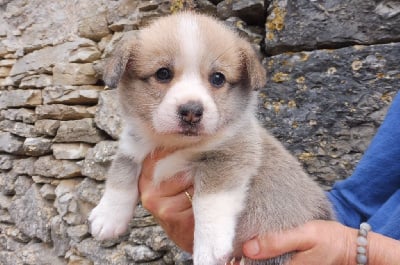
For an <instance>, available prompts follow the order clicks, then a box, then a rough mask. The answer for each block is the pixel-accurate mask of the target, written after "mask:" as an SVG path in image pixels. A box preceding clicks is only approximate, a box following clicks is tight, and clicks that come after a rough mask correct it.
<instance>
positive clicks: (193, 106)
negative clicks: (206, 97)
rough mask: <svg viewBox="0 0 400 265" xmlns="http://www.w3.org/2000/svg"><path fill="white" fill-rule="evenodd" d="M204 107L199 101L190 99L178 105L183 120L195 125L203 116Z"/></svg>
mask: <svg viewBox="0 0 400 265" xmlns="http://www.w3.org/2000/svg"><path fill="white" fill-rule="evenodd" d="M203 111H204V107H203V104H201V103H200V102H198V101H188V102H187V103H185V104H182V105H180V106H179V107H178V115H179V118H180V119H181V121H182V122H184V123H186V124H190V125H195V124H197V123H199V122H200V121H201V118H202V117H203Z"/></svg>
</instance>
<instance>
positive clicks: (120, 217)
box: [88, 198, 135, 240]
mask: <svg viewBox="0 0 400 265" xmlns="http://www.w3.org/2000/svg"><path fill="white" fill-rule="evenodd" d="M134 209H135V203H134V202H132V203H121V202H119V203H113V202H110V201H108V200H106V199H105V198H102V199H101V201H100V203H99V205H97V206H96V207H95V208H94V209H93V210H92V212H91V213H90V216H89V218H88V220H89V222H90V230H91V233H92V235H93V236H94V237H95V238H96V239H98V240H105V239H113V238H117V237H119V236H120V235H122V234H123V233H125V231H126V230H127V229H128V225H129V221H130V220H131V219H132V217H133V212H134Z"/></svg>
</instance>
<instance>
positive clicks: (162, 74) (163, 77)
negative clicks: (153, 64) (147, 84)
mask: <svg viewBox="0 0 400 265" xmlns="http://www.w3.org/2000/svg"><path fill="white" fill-rule="evenodd" d="M156 78H157V80H158V81H160V82H161V83H167V82H169V81H171V79H172V72H171V70H169V69H168V68H165V67H163V68H160V69H158V70H157V72H156Z"/></svg>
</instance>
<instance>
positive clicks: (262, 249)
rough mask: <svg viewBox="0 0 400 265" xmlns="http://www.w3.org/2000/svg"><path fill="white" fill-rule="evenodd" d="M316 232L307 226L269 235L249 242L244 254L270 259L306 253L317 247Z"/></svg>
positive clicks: (310, 226) (253, 257)
mask: <svg viewBox="0 0 400 265" xmlns="http://www.w3.org/2000/svg"><path fill="white" fill-rule="evenodd" d="M315 235H316V231H315V229H314V228H313V226H312V225H309V224H305V225H302V226H299V227H296V228H293V229H290V230H286V231H282V232H274V233H268V234H265V235H262V236H258V237H256V238H253V239H251V240H249V241H247V242H246V243H245V244H244V246H243V252H244V254H245V255H246V256H247V257H249V258H251V259H269V258H273V257H277V256H280V255H283V254H285V253H289V252H294V251H305V250H308V249H311V248H312V247H313V246H314V245H315V240H314V238H315V237H314V236H315Z"/></svg>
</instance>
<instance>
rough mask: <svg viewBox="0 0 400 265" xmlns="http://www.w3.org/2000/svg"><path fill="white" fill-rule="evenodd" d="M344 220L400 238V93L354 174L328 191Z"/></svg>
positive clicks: (341, 219)
mask: <svg viewBox="0 0 400 265" xmlns="http://www.w3.org/2000/svg"><path fill="white" fill-rule="evenodd" d="M328 197H329V199H330V200H331V202H332V203H333V206H334V209H335V212H336V217H337V219H338V221H340V222H341V223H343V224H345V225H347V226H350V227H354V228H358V227H359V225H360V223H361V222H365V221H367V222H368V223H369V224H370V225H371V226H372V230H373V231H375V232H377V233H380V234H383V235H386V236H389V237H392V238H395V239H400V93H398V95H397V96H396V97H395V99H394V100H393V102H392V105H391V107H390V108H389V110H388V113H387V115H386V118H385V120H384V122H383V123H382V125H381V126H380V128H379V130H378V132H377V133H376V135H375V137H374V138H373V140H372V142H371V144H370V146H369V147H368V149H367V150H366V152H365V154H364V156H363V157H362V159H361V161H360V162H359V164H358V165H357V167H356V168H355V170H354V173H353V175H352V176H351V177H349V178H348V179H346V180H343V181H340V182H337V183H336V184H335V185H334V186H333V189H332V190H331V191H330V192H329V193H328Z"/></svg>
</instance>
